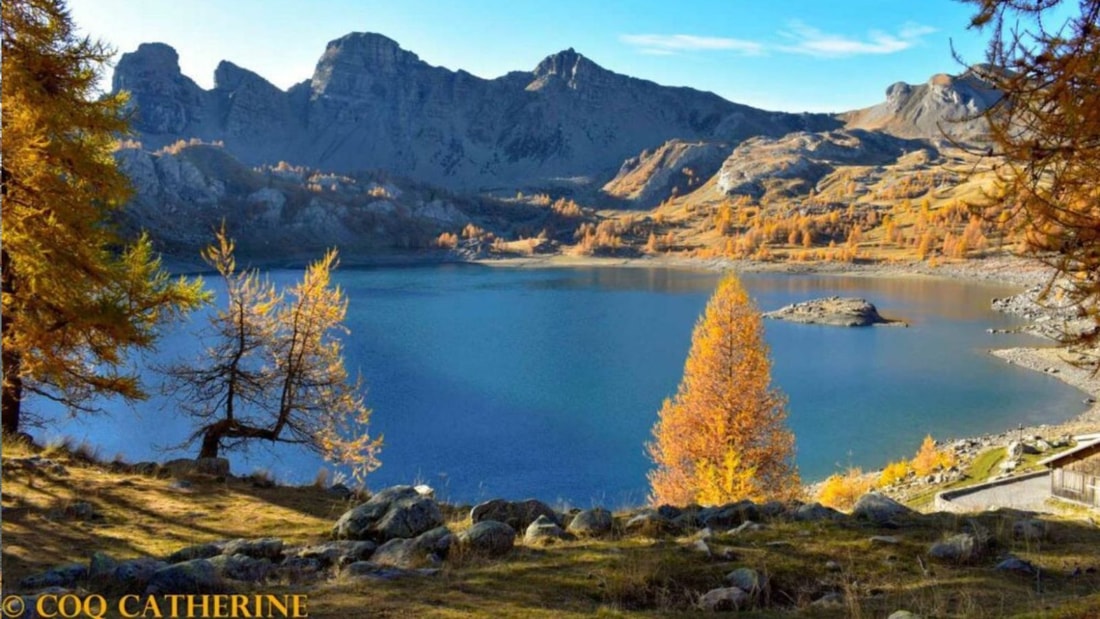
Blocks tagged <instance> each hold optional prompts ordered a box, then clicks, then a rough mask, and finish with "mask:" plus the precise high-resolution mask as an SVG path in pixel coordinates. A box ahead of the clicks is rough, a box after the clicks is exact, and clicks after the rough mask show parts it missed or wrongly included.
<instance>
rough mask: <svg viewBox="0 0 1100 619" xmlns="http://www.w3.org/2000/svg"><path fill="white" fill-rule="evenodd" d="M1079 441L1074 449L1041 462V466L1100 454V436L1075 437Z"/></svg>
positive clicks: (1051, 465)
mask: <svg viewBox="0 0 1100 619" xmlns="http://www.w3.org/2000/svg"><path fill="white" fill-rule="evenodd" d="M1075 438H1076V440H1077V446H1076V447H1074V448H1073V449H1067V450H1065V451H1063V452H1061V453H1057V454H1054V455H1053V456H1051V457H1049V458H1046V459H1043V460H1040V461H1039V464H1041V465H1043V466H1050V467H1053V465H1054V464H1055V463H1057V462H1060V461H1062V460H1065V459H1067V458H1070V457H1075V458H1087V457H1088V456H1091V455H1092V454H1095V453H1100V434H1086V435H1084V436H1077V437H1075Z"/></svg>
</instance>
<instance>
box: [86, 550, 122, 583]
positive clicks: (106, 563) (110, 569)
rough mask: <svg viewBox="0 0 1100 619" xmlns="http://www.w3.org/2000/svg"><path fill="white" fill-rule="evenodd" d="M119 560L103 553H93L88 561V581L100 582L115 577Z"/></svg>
mask: <svg viewBox="0 0 1100 619" xmlns="http://www.w3.org/2000/svg"><path fill="white" fill-rule="evenodd" d="M117 567H118V559H115V558H113V557H111V556H110V555H108V554H106V553H103V552H93V553H92V558H91V559H89V561H88V580H91V581H93V582H94V581H98V580H103V579H108V578H111V577H112V576H114V573H115V569H116V568H117Z"/></svg>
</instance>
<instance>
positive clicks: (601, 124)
mask: <svg viewBox="0 0 1100 619" xmlns="http://www.w3.org/2000/svg"><path fill="white" fill-rule="evenodd" d="M114 89H115V90H129V91H130V92H131V93H132V101H133V104H134V106H135V107H136V115H135V122H134V127H135V129H136V130H137V132H138V134H139V138H140V139H141V140H142V142H143V143H144V144H145V145H146V146H148V147H151V148H159V147H162V146H165V145H168V144H171V143H173V142H175V141H176V140H179V139H185V140H187V139H190V138H200V139H203V140H207V141H215V140H217V141H222V142H224V144H225V147H226V149H227V150H228V151H229V152H230V153H232V154H233V155H235V156H236V157H238V158H239V159H241V161H243V162H245V163H248V164H253V165H255V164H261V163H270V164H274V163H277V162H278V161H281V160H285V161H288V162H290V163H294V164H299V165H308V166H312V167H317V168H322V169H326V170H332V171H334V172H351V171H357V170H364V169H377V170H385V171H389V172H392V173H395V174H400V175H402V176H406V177H409V178H412V179H415V180H417V181H421V182H427V183H432V184H436V185H440V186H443V187H447V188H451V189H457V190H487V189H494V188H509V189H510V188H515V187H528V186H529V187H540V186H545V185H548V184H551V183H553V182H555V181H561V180H563V179H567V180H569V181H570V182H574V183H576V182H580V183H582V184H583V183H584V182H585V181H598V182H601V183H602V182H604V181H606V180H607V179H609V178H611V176H613V175H614V173H615V171H616V170H617V169H619V167H620V166H621V164H622V162H623V161H624V160H625V159H627V158H629V157H632V156H634V155H637V154H638V153H639V152H641V151H642V150H645V149H653V148H656V147H659V146H660V145H661V144H663V143H664V142H666V141H667V140H670V139H673V138H680V139H688V140H699V139H707V140H718V141H727V142H734V143H735V142H738V141H740V140H743V139H745V138H747V137H751V136H755V135H770V136H780V135H784V134H786V133H789V132H791V131H796V130H798V131H801V130H809V131H819V130H826V129H830V128H835V127H837V126H839V121H837V120H836V119H835V118H833V117H831V116H827V115H821V114H817V115H812V114H788V113H782V112H766V111H763V110H758V109H755V108H752V107H748V106H744V105H739V104H736V103H731V102H729V101H726V100H724V99H722V98H721V97H718V96H716V95H714V94H711V93H706V92H700V91H697V90H693V89H690V88H672V87H666V86H660V85H657V84H655V83H653V82H648V81H645V80H640V79H636V78H632V77H628V76H625V75H620V74H617V73H614V72H611V71H608V70H606V69H603V68H602V67H600V66H599V65H597V64H596V63H594V62H592V61H591V60H589V59H588V58H586V57H584V56H583V55H581V54H579V53H577V52H575V51H574V50H572V49H569V50H565V51H562V52H559V53H557V54H554V55H551V56H548V57H547V58H546V59H545V60H543V61H542V62H541V63H539V65H538V66H537V67H535V69H534V70H533V71H516V72H512V73H509V74H507V75H504V76H502V77H499V78H496V79H492V80H485V79H481V78H478V77H475V76H473V75H470V74H469V73H466V72H464V71H450V70H448V69H445V68H442V67H434V66H431V65H429V64H427V63H425V62H423V61H422V60H420V58H419V57H418V56H417V55H416V54H414V53H412V52H409V51H406V50H404V49H402V48H401V47H400V46H399V45H398V44H397V43H396V42H394V41H393V40H391V39H388V38H386V37H384V36H382V35H379V34H371V33H353V34H349V35H346V36H344V37H341V38H339V39H336V40H334V41H331V42H330V43H329V44H328V46H327V48H326V50H325V51H324V54H323V55H322V56H321V58H320V60H319V61H318V63H317V67H316V69H315V71H314V74H313V76H312V78H311V79H309V80H308V81H304V82H302V83H300V84H298V85H296V86H294V87H292V88H290V89H289V90H287V91H282V90H279V89H278V88H276V87H275V86H273V85H271V84H270V83H269V82H267V81H266V80H264V79H263V78H261V77H259V76H258V75H256V74H254V73H252V72H250V71H247V70H245V69H242V68H240V67H237V66H236V65H233V64H232V63H229V62H223V63H222V64H221V65H219V67H218V69H217V71H216V72H215V86H214V88H213V89H212V90H209V91H207V90H203V89H202V88H200V87H199V86H197V85H196V84H195V83H194V82H193V81H192V80H190V79H189V78H187V77H186V76H184V75H182V74H181V73H180V69H179V62H178V56H177V54H176V52H175V50H173V49H172V48H171V47H169V46H167V45H164V44H160V43H152V44H143V45H141V46H140V47H139V48H138V49H137V50H136V51H134V52H131V53H128V54H124V55H123V56H122V58H121V59H120V61H119V63H118V67H117V69H116V72H115V76H114Z"/></svg>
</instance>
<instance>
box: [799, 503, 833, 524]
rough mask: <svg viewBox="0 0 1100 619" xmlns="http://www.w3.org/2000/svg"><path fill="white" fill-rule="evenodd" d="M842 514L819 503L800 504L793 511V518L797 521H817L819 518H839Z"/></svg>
mask: <svg viewBox="0 0 1100 619" xmlns="http://www.w3.org/2000/svg"><path fill="white" fill-rule="evenodd" d="M843 517H844V514H842V513H840V512H838V511H837V510H835V509H833V508H831V507H825V506H824V505H822V504H821V503H808V504H806V505H800V506H799V507H798V509H796V510H795V511H794V519H795V520H797V521H799V522H819V521H821V520H840V519H841V518H843Z"/></svg>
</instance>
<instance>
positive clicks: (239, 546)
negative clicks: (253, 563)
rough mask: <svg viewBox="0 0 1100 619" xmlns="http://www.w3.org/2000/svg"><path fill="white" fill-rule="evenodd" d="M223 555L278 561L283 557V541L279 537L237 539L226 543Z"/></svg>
mask: <svg viewBox="0 0 1100 619" xmlns="http://www.w3.org/2000/svg"><path fill="white" fill-rule="evenodd" d="M222 554H225V555H245V556H247V557H252V558H254V559H268V560H270V561H277V560H279V558H281V557H282V556H283V540H281V539H279V538H277V537H265V538H263V539H254V540H248V539H235V540H231V541H228V542H226V543H225V545H224V546H223V547H222Z"/></svg>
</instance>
